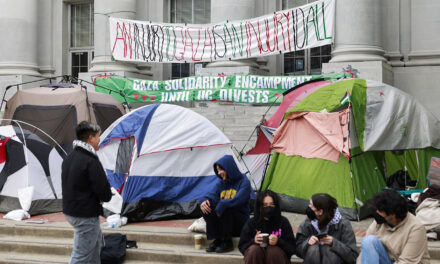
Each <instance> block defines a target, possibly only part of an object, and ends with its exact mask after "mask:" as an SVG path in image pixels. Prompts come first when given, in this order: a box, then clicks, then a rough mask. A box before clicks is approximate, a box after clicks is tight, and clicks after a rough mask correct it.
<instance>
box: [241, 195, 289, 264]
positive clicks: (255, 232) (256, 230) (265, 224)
mask: <svg viewBox="0 0 440 264" xmlns="http://www.w3.org/2000/svg"><path fill="white" fill-rule="evenodd" d="M254 210H255V211H254V217H253V218H251V219H249V220H248V221H247V222H246V224H245V226H244V227H243V230H242V232H241V235H240V241H239V243H238V249H239V250H240V252H241V253H242V254H243V255H244V262H245V263H246V264H270V263H274V264H275V263H276V264H283V263H286V264H287V263H290V258H291V256H292V255H293V254H295V235H294V234H293V231H292V226H291V225H290V223H289V220H287V218H285V217H284V216H282V215H281V210H280V205H279V202H278V196H277V195H276V193H274V192H273V191H271V190H265V191H262V192H260V193H259V194H258V196H257V200H256V204H255V208H254ZM263 233H266V234H268V235H269V238H268V245H265V243H263V238H262V236H260V234H263Z"/></svg>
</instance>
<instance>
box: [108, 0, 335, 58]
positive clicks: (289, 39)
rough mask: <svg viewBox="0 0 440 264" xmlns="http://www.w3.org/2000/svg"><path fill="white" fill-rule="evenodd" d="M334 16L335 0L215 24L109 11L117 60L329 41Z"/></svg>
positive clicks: (278, 49)
mask: <svg viewBox="0 0 440 264" xmlns="http://www.w3.org/2000/svg"><path fill="white" fill-rule="evenodd" d="M211 12H215V10H211ZM334 21H335V0H321V1H316V2H313V3H311V4H308V5H304V6H300V7H297V8H292V9H288V10H282V11H278V12H274V13H273V14H270V15H266V16H262V17H258V18H253V19H249V20H242V21H224V22H221V23H216V24H187V25H186V24H163V23H151V22H148V21H136V20H127V19H119V18H112V17H111V18H110V19H109V23H110V49H111V51H112V54H113V57H114V58H115V59H116V60H121V61H133V62H135V61H136V62H173V63H179V62H182V63H184V62H209V61H218V60H235V59H246V58H252V57H258V56H267V55H273V54H279V53H285V52H293V51H297V50H303V49H308V48H313V47H318V46H323V45H327V44H331V43H332V39H333V33H334V32H333V29H334Z"/></svg>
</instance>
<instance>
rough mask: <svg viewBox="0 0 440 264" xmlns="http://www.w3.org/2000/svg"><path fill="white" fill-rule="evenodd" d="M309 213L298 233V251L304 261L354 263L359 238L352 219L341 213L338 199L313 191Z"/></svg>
mask: <svg viewBox="0 0 440 264" xmlns="http://www.w3.org/2000/svg"><path fill="white" fill-rule="evenodd" d="M306 212H307V216H308V218H307V219H306V220H304V222H302V223H301V225H300V227H299V228H298V232H297V233H296V254H297V255H298V256H299V257H300V258H303V259H304V263H332V264H336V263H355V262H356V258H357V256H358V252H357V249H356V237H355V235H354V232H353V229H352V227H351V224H350V222H349V221H348V220H346V219H344V218H342V216H341V214H340V213H339V210H338V203H337V201H336V199H335V198H333V197H332V196H330V195H328V194H326V193H317V194H314V195H313V196H312V199H311V200H310V204H309V207H308V208H307V210H306Z"/></svg>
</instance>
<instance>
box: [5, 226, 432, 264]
mask: <svg viewBox="0 0 440 264" xmlns="http://www.w3.org/2000/svg"><path fill="white" fill-rule="evenodd" d="M115 232H116V233H122V234H125V235H127V239H128V240H136V241H137V244H138V248H137V249H133V248H132V249H127V256H126V261H125V262H124V263H128V264H137V263H210V264H217V263H219V264H220V263H222V264H223V263H225V262H227V263H228V264H235V263H237V264H238V263H243V256H242V255H241V253H240V252H239V251H238V249H237V244H238V238H234V244H235V249H234V251H232V252H229V253H225V254H216V253H206V252H205V251H204V248H205V247H206V246H207V245H208V244H209V242H210V241H206V239H204V240H203V244H202V249H201V250H197V249H195V248H194V240H193V236H194V233H191V232H189V231H187V230H186V229H184V228H173V227H158V226H136V225H127V226H124V227H121V228H119V229H110V230H104V233H105V234H108V233H115ZM361 240H362V237H357V244H358V246H359V245H360V242H361ZM72 245H73V229H72V228H71V227H70V226H69V225H68V224H67V223H50V224H41V225H39V224H27V223H23V222H13V221H2V222H1V223H0V264H1V263H14V264H16V263H67V262H68V260H69V257H70V254H71V251H72ZM428 245H429V251H430V255H431V258H432V261H431V263H438V264H440V242H437V241H434V242H433V241H429V242H428ZM292 263H302V261H301V259H299V258H297V257H293V258H292Z"/></svg>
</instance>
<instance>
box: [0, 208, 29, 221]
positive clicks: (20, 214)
mask: <svg viewBox="0 0 440 264" xmlns="http://www.w3.org/2000/svg"><path fill="white" fill-rule="evenodd" d="M3 218H5V219H10V220H15V221H21V220H23V219H25V218H26V219H27V218H31V216H30V215H29V213H28V212H26V211H25V210H23V209H17V210H12V211H10V212H9V213H7V214H6V215H4V216H3Z"/></svg>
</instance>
